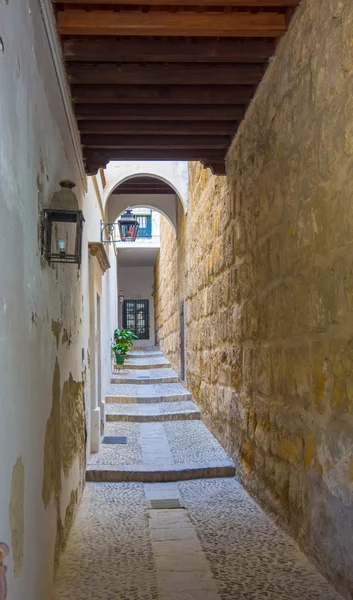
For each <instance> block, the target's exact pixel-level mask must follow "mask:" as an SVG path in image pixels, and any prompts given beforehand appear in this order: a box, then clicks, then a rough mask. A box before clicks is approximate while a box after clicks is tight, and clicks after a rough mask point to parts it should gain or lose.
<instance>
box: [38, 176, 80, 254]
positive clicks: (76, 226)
mask: <svg viewBox="0 0 353 600" xmlns="http://www.w3.org/2000/svg"><path fill="white" fill-rule="evenodd" d="M60 187H61V190H60V192H56V193H55V194H54V195H53V197H52V199H51V201H50V204H49V206H48V207H47V208H44V210H43V221H42V223H43V235H42V241H43V252H44V255H45V258H46V259H47V261H48V263H49V264H51V263H55V262H60V263H76V264H78V265H80V264H81V252H82V230H83V223H84V220H85V219H84V217H83V214H82V210H79V205H78V201H77V198H76V195H75V194H74V192H73V191H72V189H73V188H74V187H75V184H74V183H73V181H69V180H65V181H60Z"/></svg>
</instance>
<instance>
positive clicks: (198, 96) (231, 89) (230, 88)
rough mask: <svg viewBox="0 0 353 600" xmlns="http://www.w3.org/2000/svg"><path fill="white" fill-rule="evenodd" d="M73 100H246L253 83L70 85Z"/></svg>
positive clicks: (223, 101) (107, 101) (151, 101)
mask: <svg viewBox="0 0 353 600" xmlns="http://www.w3.org/2000/svg"><path fill="white" fill-rule="evenodd" d="M71 93H72V99H73V102H75V103H80V102H81V103H84V104H87V103H88V102H94V103H99V104H101V103H107V104H108V103H109V104H130V103H133V104H136V103H139V104H140V103H141V104H197V105H198V104H228V105H229V104H247V103H248V102H250V100H251V98H252V96H253V93H254V87H253V86H246V85H223V86H221V85H219V86H212V85H184V86H178V85H175V86H167V85H164V86H162V85H156V86H152V85H131V86H128V85H72V86H71Z"/></svg>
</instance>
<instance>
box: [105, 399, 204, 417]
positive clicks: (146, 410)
mask: <svg viewBox="0 0 353 600" xmlns="http://www.w3.org/2000/svg"><path fill="white" fill-rule="evenodd" d="M105 414H106V419H107V421H114V420H115V421H118V420H125V421H128V420H132V421H153V420H156V421H163V420H173V419H188V418H198V419H200V418H201V414H200V409H199V408H198V406H197V405H196V404H195V403H194V402H190V401H184V402H173V403H171V402H159V403H158V404H157V403H135V404H132V403H131V404H126V403H108V404H107V405H106V408H105Z"/></svg>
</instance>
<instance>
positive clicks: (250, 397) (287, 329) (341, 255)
mask: <svg viewBox="0 0 353 600" xmlns="http://www.w3.org/2000/svg"><path fill="white" fill-rule="evenodd" d="M352 31H353V4H352V2H351V0H343V1H340V2H337V1H336V0H327V1H325V2H320V1H319V0H303V1H302V3H301V5H300V7H299V9H298V10H297V12H296V15H295V16H294V19H293V21H292V23H291V26H290V30H289V33H288V34H287V36H286V37H285V38H284V40H282V42H281V43H280V45H279V47H278V49H277V53H276V58H275V60H274V61H273V62H272V63H271V64H270V66H269V68H268V71H267V73H266V75H265V78H264V81H263V83H262V84H261V85H260V88H259V89H258V92H257V94H256V97H255V99H254V101H253V103H252V105H251V107H250V109H249V110H248V113H247V116H246V119H245V121H244V122H243V123H242V125H241V127H240V129H239V132H238V135H237V137H236V139H235V141H234V143H233V145H232V147H231V149H230V151H229V154H228V165H227V172H228V177H227V180H226V179H225V178H216V177H213V176H212V175H209V174H208V173H207V172H205V171H202V170H201V167H200V166H198V165H191V166H190V184H189V185H190V194H189V213H188V216H187V218H186V219H184V223H183V230H184V232H185V235H184V236H183V238H182V239H181V240H179V243H178V244H177V243H173V239H172V235H171V232H170V231H168V230H167V227H166V225H165V224H164V225H163V227H162V248H161V253H160V258H159V263H158V265H157V267H156V279H157V281H156V289H157V290H159V293H158V295H157V304H158V306H157V309H156V310H157V312H158V324H159V326H160V330H159V335H160V338H161V346H162V348H163V350H164V351H165V352H166V354H167V356H168V357H170V358H171V360H172V362H173V364H174V365H175V366H176V367H178V345H177V341H178V339H179V332H178V327H179V321H178V318H177V310H176V303H175V298H176V291H177V290H180V289H181V287H182V285H183V286H184V298H185V302H186V325H187V330H186V344H187V377H186V382H187V386H188V387H189V388H190V389H191V391H192V392H193V394H194V397H195V400H196V401H197V402H199V403H200V405H201V406H202V408H203V409H204V410H205V412H206V414H207V416H208V418H209V422H210V424H211V427H212V429H213V431H214V432H215V433H216V434H217V435H218V437H219V438H220V439H221V441H222V442H223V444H224V445H225V446H226V447H227V449H228V450H229V451H230V452H231V453H232V454H233V456H234V457H235V459H236V462H237V468H238V474H239V476H240V477H241V479H242V481H243V482H244V483H245V484H246V486H247V487H248V488H249V489H250V490H251V491H252V492H253V493H254V494H255V495H256V496H257V497H258V498H260V500H261V501H262V502H263V503H264V504H265V505H266V506H267V507H269V508H270V509H271V510H272V511H273V512H274V513H275V514H276V515H277V516H278V517H279V519H280V520H281V521H282V523H286V524H287V526H288V527H289V528H290V530H291V531H292V533H293V534H294V535H295V536H296V538H297V539H298V540H300V541H301V543H302V545H303V547H304V548H305V549H306V551H307V552H308V553H309V554H312V555H314V556H316V557H317V558H318V559H319V561H320V563H321V567H322V568H323V570H325V571H326V573H328V574H329V575H330V576H332V578H333V579H334V580H335V582H336V584H337V585H338V586H340V588H341V589H342V590H343V591H344V593H345V594H346V596H347V597H349V598H352V597H353V523H352V512H353V391H352V390H353V375H352V373H353V370H352V369H353V351H352V348H353V301H352V298H353V270H352V259H353V208H352V207H353V203H352V197H353V175H352V174H353V53H352ZM227 182H228V188H227ZM181 254H184V256H185V257H187V259H186V262H185V261H183V265H180V261H179V265H178V256H180V255H181ZM175 274H176V275H177V281H178V283H176V282H175V281H174V279H175ZM181 282H182V283H181ZM179 297H180V294H179Z"/></svg>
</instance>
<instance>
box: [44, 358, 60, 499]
mask: <svg viewBox="0 0 353 600" xmlns="http://www.w3.org/2000/svg"><path fill="white" fill-rule="evenodd" d="M52 400H53V404H52V409H51V413H50V417H49V419H48V421H47V428H46V432H45V442H44V466H43V484H42V498H43V502H44V506H45V508H47V507H48V505H49V502H50V498H51V495H52V493H54V496H55V499H58V498H59V496H60V492H61V473H60V469H61V422H60V421H61V420H60V368H59V363H58V359H56V363H55V369H54V376H53V388H52Z"/></svg>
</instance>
